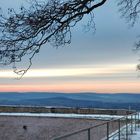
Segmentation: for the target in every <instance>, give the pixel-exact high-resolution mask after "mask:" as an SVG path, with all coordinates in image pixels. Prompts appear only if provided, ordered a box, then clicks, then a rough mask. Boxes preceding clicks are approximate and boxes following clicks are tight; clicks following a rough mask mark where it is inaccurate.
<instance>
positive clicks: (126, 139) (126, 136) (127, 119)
mask: <svg viewBox="0 0 140 140" xmlns="http://www.w3.org/2000/svg"><path fill="white" fill-rule="evenodd" d="M127 121H128V118H127V116H126V140H128V122H127Z"/></svg>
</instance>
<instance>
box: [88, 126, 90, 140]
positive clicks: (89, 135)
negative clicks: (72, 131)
mask: <svg viewBox="0 0 140 140" xmlns="http://www.w3.org/2000/svg"><path fill="white" fill-rule="evenodd" d="M88 140H90V128H89V129H88Z"/></svg>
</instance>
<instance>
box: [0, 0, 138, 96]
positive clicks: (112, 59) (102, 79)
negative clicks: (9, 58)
mask: <svg viewBox="0 0 140 140" xmlns="http://www.w3.org/2000/svg"><path fill="white" fill-rule="evenodd" d="M25 3H26V1H25V0H10V1H9V0H5V1H0V6H1V8H2V9H3V13H6V11H7V8H8V7H12V8H15V9H18V8H19V6H20V5H21V4H25ZM116 5H117V4H116V2H115V1H112V0H109V1H108V2H107V3H106V4H105V5H103V6H102V7H100V8H98V9H96V10H95V11H94V15H95V17H94V21H95V24H96V32H95V33H93V31H92V29H91V31H90V32H85V30H84V25H85V24H86V23H87V21H88V19H87V17H85V18H84V19H83V20H82V22H80V23H78V24H77V25H76V26H75V27H74V28H73V29H72V42H71V44H70V45H66V46H64V47H59V48H58V49H56V48H55V47H52V46H51V45H50V44H45V45H44V46H42V48H41V50H40V52H39V53H38V54H37V55H36V56H35V57H34V59H33V65H32V67H31V69H30V70H29V71H28V72H27V73H26V74H25V75H24V77H23V78H22V79H20V80H17V75H16V74H14V73H13V71H12V68H11V66H9V67H5V66H1V67H0V92H10V91H12V92H13V91H14V92H30V91H34V92H38V91H39V92H66V93H69V92H72V93H73V92H98V93H140V86H139V85H140V78H139V72H138V71H136V65H137V64H138V63H139V61H138V59H139V54H138V53H135V52H134V51H133V47H134V43H135V41H136V40H137V36H138V35H139V32H138V31H139V30H138V29H139V28H138V23H136V25H135V27H133V28H131V27H130V26H129V24H128V23H126V21H125V19H122V18H121V14H120V13H119V12H118V7H117V6H116ZM21 65H24V64H21Z"/></svg>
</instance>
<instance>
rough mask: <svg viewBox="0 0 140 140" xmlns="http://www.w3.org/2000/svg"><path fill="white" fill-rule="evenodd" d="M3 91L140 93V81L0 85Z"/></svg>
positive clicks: (0, 89)
mask: <svg viewBox="0 0 140 140" xmlns="http://www.w3.org/2000/svg"><path fill="white" fill-rule="evenodd" d="M0 91H1V92H66V93H67V92H98V93H120V92H126V93H130V92H133V93H140V86H139V83H135V82H112V83H101V82H95V83H65V84H58V85H0Z"/></svg>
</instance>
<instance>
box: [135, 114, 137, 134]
mask: <svg viewBox="0 0 140 140" xmlns="http://www.w3.org/2000/svg"><path fill="white" fill-rule="evenodd" d="M136 123H137V121H136V114H135V131H136V130H137V127H136Z"/></svg>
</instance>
